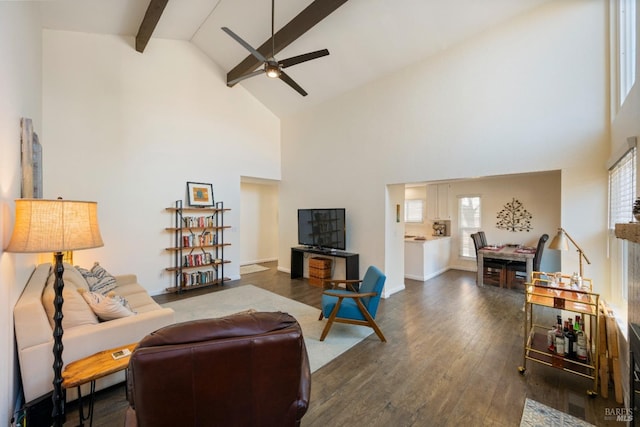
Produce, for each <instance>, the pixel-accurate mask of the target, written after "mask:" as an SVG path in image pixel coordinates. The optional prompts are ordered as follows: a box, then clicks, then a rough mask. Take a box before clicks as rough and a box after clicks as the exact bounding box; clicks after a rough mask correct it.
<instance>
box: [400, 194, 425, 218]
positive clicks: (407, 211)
mask: <svg viewBox="0 0 640 427" xmlns="http://www.w3.org/2000/svg"><path fill="white" fill-rule="evenodd" d="M423 209H424V200H421V199H410V200H405V201H404V222H413V223H416V222H419V223H422V218H423V215H422V211H423Z"/></svg>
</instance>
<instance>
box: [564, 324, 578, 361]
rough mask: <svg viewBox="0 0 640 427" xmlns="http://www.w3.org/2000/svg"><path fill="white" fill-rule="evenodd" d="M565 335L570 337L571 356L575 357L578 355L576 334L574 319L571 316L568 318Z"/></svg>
mask: <svg viewBox="0 0 640 427" xmlns="http://www.w3.org/2000/svg"><path fill="white" fill-rule="evenodd" d="M565 335H566V336H567V337H568V338H569V358H571V359H575V357H576V334H575V332H574V331H573V320H572V319H571V318H569V320H567V332H566V333H565Z"/></svg>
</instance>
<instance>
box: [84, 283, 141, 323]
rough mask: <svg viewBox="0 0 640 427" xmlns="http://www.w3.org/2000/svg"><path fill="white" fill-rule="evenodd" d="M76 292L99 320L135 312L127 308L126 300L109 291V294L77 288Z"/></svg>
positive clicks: (111, 318) (116, 317)
mask: <svg viewBox="0 0 640 427" xmlns="http://www.w3.org/2000/svg"><path fill="white" fill-rule="evenodd" d="M78 292H80V294H81V295H82V297H83V298H84V299H85V301H86V302H87V304H89V307H91V309H92V310H93V312H94V313H95V314H96V316H98V318H99V319H100V320H103V321H108V320H113V319H120V318H121V317H127V316H133V315H134V314H136V313H135V312H133V311H132V310H131V309H130V308H129V304H127V300H126V299H124V298H122V297H118V296H116V295H115V294H114V293H110V294H109V296H106V295H102V294H100V293H97V292H90V291H86V290H84V289H78Z"/></svg>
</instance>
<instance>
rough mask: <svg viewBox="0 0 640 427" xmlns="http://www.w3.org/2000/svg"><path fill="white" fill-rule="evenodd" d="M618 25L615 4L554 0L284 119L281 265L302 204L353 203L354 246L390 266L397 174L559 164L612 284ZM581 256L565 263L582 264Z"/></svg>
mask: <svg viewBox="0 0 640 427" xmlns="http://www.w3.org/2000/svg"><path fill="white" fill-rule="evenodd" d="M606 24H607V14H606V4H605V2H584V1H580V0H568V1H563V2H549V3H546V4H544V5H543V6H541V7H540V8H538V9H537V10H535V11H533V12H531V13H529V14H527V15H525V16H522V17H520V18H517V19H514V20H512V21H510V22H509V23H507V24H505V25H503V26H500V27H498V28H495V29H493V30H491V31H490V32H487V33H485V34H483V35H480V36H478V37H476V38H475V39H473V40H471V41H468V42H466V43H464V44H461V45H459V46H457V47H455V48H453V49H451V50H448V51H445V52H442V54H441V55H439V56H436V57H434V58H431V59H428V60H426V61H424V62H420V63H418V64H415V65H414V66H411V67H408V68H407V69H405V70H404V71H401V72H399V73H396V74H394V75H391V76H388V77H387V78H384V79H382V80H379V81H377V82H374V83H372V84H369V85H366V86H364V87H361V88H359V89H356V90H354V91H352V92H350V93H347V94H345V95H344V96H342V97H341V98H339V99H336V100H333V101H330V102H327V103H326V104H323V105H321V106H319V107H317V108H315V109H313V110H312V111H308V112H304V113H300V114H298V115H296V116H293V117H290V118H287V119H286V120H283V124H282V153H283V156H282V185H281V187H280V190H281V205H280V227H281V234H280V256H279V260H280V263H281V264H284V266H283V267H284V268H287V267H288V265H287V264H288V262H289V261H288V260H289V258H288V256H286V255H287V254H288V251H289V248H290V247H291V246H292V245H295V242H296V239H295V233H296V230H295V226H293V225H292V224H295V221H294V215H295V209H296V208H298V207H299V206H300V205H301V204H302V205H305V204H307V205H308V204H314V205H320V204H321V205H331V206H340V207H345V208H346V209H347V215H348V224H347V226H348V229H349V234H348V241H347V244H348V248H347V250H349V251H352V252H359V253H360V255H361V257H360V260H361V269H362V267H363V266H366V265H368V264H377V265H385V260H384V259H385V253H384V249H383V248H384V247H385V228H384V225H385V221H384V217H385V205H384V200H385V191H384V189H385V186H386V185H387V184H397V183H405V182H420V181H433V180H443V179H452V178H469V177H478V176H489V175H500V174H511V173H517V172H534V171H544V170H560V171H561V173H562V186H561V206H562V213H561V223H562V224H563V225H564V226H566V227H567V228H568V229H571V230H572V231H573V233H572V234H573V236H574V237H575V238H576V240H578V241H580V242H581V243H582V245H583V248H584V250H585V251H587V252H588V253H589V254H590V255H591V256H592V258H593V259H594V261H595V262H594V265H593V266H592V267H593V268H592V270H591V271H592V278H593V279H594V283H595V284H596V285H597V286H601V285H602V283H603V282H604V280H605V277H606V276H605V273H607V267H606V250H605V248H606V245H605V242H606V240H605V235H604V231H603V230H604V224H606V188H607V180H606V171H605V169H604V166H603V159H604V158H605V157H606V155H607V151H608V137H607V132H608V124H607V118H608V109H607V102H608V91H607V70H606V64H607V56H606V55H607V46H606V41H605V35H606V31H605V30H606ZM311 202H313V203H311ZM585 210H586V211H587V212H588V214H587V213H585ZM571 255H573V254H569V255H567V256H565V257H563V269H564V270H566V271H572V270H575V269H576V268H577V260H576V259H572V258H574V257H571ZM385 268H386V269H393V270H394V271H386V273H387V274H391V275H396V273H397V271H395V270H399V271H401V270H402V268H403V266H402V263H389V264H386V265H385Z"/></svg>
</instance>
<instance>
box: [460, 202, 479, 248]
mask: <svg viewBox="0 0 640 427" xmlns="http://www.w3.org/2000/svg"><path fill="white" fill-rule="evenodd" d="M478 231H480V197H479V196H462V197H459V198H458V235H459V236H460V249H459V254H460V256H461V257H469V258H475V256H476V249H475V247H474V246H473V242H472V241H471V235H472V234H473V233H476V232H478Z"/></svg>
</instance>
